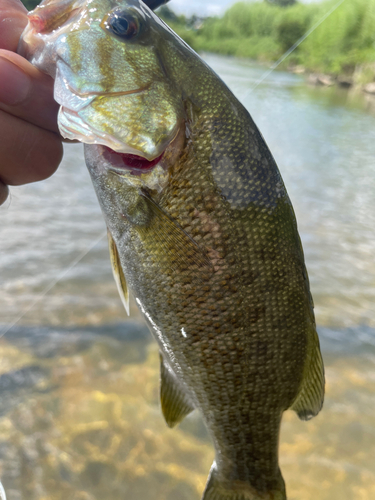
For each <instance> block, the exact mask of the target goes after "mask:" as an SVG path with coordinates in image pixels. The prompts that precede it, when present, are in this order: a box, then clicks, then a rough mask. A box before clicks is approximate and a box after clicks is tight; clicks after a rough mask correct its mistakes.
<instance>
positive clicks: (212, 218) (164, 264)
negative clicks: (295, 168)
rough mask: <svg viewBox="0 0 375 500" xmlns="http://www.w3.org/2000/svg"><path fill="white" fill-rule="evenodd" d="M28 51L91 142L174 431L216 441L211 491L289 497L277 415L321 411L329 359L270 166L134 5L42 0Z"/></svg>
mask: <svg viewBox="0 0 375 500" xmlns="http://www.w3.org/2000/svg"><path fill="white" fill-rule="evenodd" d="M19 51H20V53H21V54H22V55H24V56H25V57H27V58H28V59H29V60H30V61H31V62H32V63H33V64H35V65H36V66H37V67H38V68H39V69H41V70H42V71H45V72H46V73H48V74H50V75H51V76H52V77H53V78H55V99H56V100H57V102H58V103H59V104H60V106H61V107H60V112H59V127H60V130H61V133H62V134H63V135H64V136H65V137H67V138H70V139H78V140H81V141H82V142H84V143H85V158H86V163H87V166H88V168H89V171H90V174H91V177H92V180H93V184H94V187H95V190H96V192H97V195H98V199H99V203H100V205H101V207H102V210H103V214H104V217H105V220H106V223H107V227H108V234H109V246H110V255H111V262H112V267H113V270H114V275H115V279H116V282H117V285H118V288H119V291H120V295H121V296H122V300H123V302H124V305H125V307H126V308H127V309H128V301H129V291H131V292H132V293H133V295H134V297H135V300H136V302H137V304H138V306H139V308H140V310H141V311H142V313H143V315H144V317H145V320H146V322H147V324H148V326H149V328H150V330H151V332H152V334H153V335H154V337H155V339H156V341H157V342H158V345H159V348H160V365H161V389H160V396H161V407H162V411H163V414H164V417H165V420H166V422H167V424H168V425H169V426H171V427H173V426H174V425H176V424H177V423H178V422H180V421H181V420H182V419H183V418H184V417H185V416H186V415H187V414H189V413H190V412H191V411H193V410H194V409H198V410H199V411H200V412H201V414H202V416H203V419H204V421H205V423H206V425H207V428H208V430H209V432H210V434H211V436H212V439H213V443H214V446H215V452H216V458H215V462H214V464H213V466H212V468H211V472H210V476H209V479H208V483H207V486H206V489H205V491H204V493H203V499H204V500H283V499H285V498H286V494H285V486H284V481H283V478H282V475H281V472H280V469H279V466H278V439H279V428H280V422H281V418H282V413H283V412H284V411H285V410H286V409H288V408H292V409H293V410H295V411H296V412H297V414H298V415H299V417H300V418H302V419H309V418H311V417H313V416H314V415H316V414H317V413H318V412H319V411H320V409H321V407H322V403H323V397H324V370H323V362H322V358H321V354H320V348H319V340H318V336H317V333H316V328H315V320H314V313H313V303H312V298H311V295H310V291H309V282H308V276H307V272H306V269H305V264H304V257H303V250H302V246H301V243H300V239H299V236H298V231H297V224H296V220H295V216H294V212H293V208H292V205H291V203H290V200H289V198H288V195H287V192H286V189H285V186H284V183H283V181H282V178H281V176H280V173H279V171H278V168H277V166H276V163H275V161H274V159H273V157H272V155H271V153H270V151H269V150H268V148H267V145H266V144H265V142H264V140H263V138H262V136H261V135H260V133H259V131H258V129H257V127H256V125H255V124H254V122H253V121H252V119H251V117H250V115H249V113H248V112H247V111H246V110H245V108H244V107H243V106H242V105H241V104H240V103H239V102H238V101H237V99H236V98H235V97H234V96H233V94H232V93H231V92H230V90H229V89H228V88H227V87H226V86H225V84H224V83H223V82H222V81H221V80H220V78H219V77H218V76H217V75H216V74H215V73H214V72H213V71H212V70H211V69H210V68H209V67H208V66H207V65H206V64H205V63H204V62H203V61H202V60H201V59H200V58H199V56H198V55H197V54H195V53H194V52H193V51H192V50H191V49H190V48H189V47H188V46H187V45H186V44H185V43H184V42H183V41H181V40H180V39H179V38H178V36H177V35H175V34H174V33H173V32H172V31H171V30H170V29H169V28H168V27H167V26H166V25H165V24H164V23H163V22H162V21H161V20H160V19H159V18H158V17H157V16H156V15H155V14H154V13H153V12H152V11H151V10H150V9H148V8H147V6H145V4H143V3H142V2H141V1H138V0H129V1H109V0H86V1H82V0H80V1H73V0H61V1H56V0H45V1H44V2H42V3H41V4H40V6H39V7H37V8H36V9H35V10H34V11H33V12H31V13H30V14H29V24H28V26H27V28H26V30H25V32H24V34H23V36H22V40H21V43H20V48H19Z"/></svg>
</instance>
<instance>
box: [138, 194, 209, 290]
mask: <svg viewBox="0 0 375 500" xmlns="http://www.w3.org/2000/svg"><path fill="white" fill-rule="evenodd" d="M141 195H142V197H143V199H144V200H145V201H146V202H147V205H148V207H149V210H150V212H151V213H152V215H153V218H152V224H149V225H147V226H139V227H138V228H137V230H138V233H139V234H140V236H141V238H142V240H143V243H144V245H145V247H146V248H147V250H148V252H149V253H150V254H151V256H152V258H153V259H154V260H155V262H157V264H158V266H159V267H160V269H162V270H163V272H164V273H169V272H172V273H185V275H188V276H189V277H190V279H191V281H192V282H199V283H205V282H206V281H207V280H208V279H209V277H210V276H211V274H212V272H213V266H212V263H211V261H210V259H209V257H208V255H207V252H206V251H205V249H204V248H202V247H201V246H199V245H198V244H197V243H196V241H195V240H194V239H193V238H192V237H191V236H190V235H189V234H188V233H186V231H184V229H183V228H182V227H181V226H180V225H179V224H178V222H177V221H176V220H175V219H173V217H171V216H170V215H169V214H168V213H166V212H165V211H164V210H163V209H162V208H161V207H160V206H159V205H158V204H157V203H156V202H155V201H154V200H153V199H152V198H151V196H150V195H149V194H148V193H147V192H142V193H141Z"/></svg>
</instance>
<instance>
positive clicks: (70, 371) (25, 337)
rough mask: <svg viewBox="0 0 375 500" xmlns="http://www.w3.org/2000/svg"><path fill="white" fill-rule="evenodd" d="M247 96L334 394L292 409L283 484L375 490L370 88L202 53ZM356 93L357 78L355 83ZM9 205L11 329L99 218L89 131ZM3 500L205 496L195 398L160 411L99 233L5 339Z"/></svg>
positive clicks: (147, 358) (5, 254)
mask: <svg viewBox="0 0 375 500" xmlns="http://www.w3.org/2000/svg"><path fill="white" fill-rule="evenodd" d="M207 60H208V62H209V64H211V65H212V66H213V67H214V69H215V70H216V71H217V72H218V73H219V74H220V75H221V76H222V78H223V79H224V80H225V81H226V82H227V83H228V84H229V85H230V86H231V87H232V88H233V89H234V90H235V92H236V93H237V95H238V96H239V98H241V99H243V102H244V104H245V105H246V106H247V107H248V109H249V110H250V112H251V113H252V115H253V117H254V119H255V121H256V123H257V124H258V126H259V128H260V130H261V131H262V133H263V135H264V136H265V138H266V140H267V142H268V144H269V146H270V148H271V151H272V152H273V154H274V156H275V157H276V160H277V162H278V164H279V166H280V169H281V171H282V175H283V177H284V180H285V183H286V185H287V187H288V191H289V194H290V196H291V198H292V200H293V204H294V207H295V210H296V213H297V218H298V222H299V228H300V233H301V236H302V239H303V242H304V248H305V254H306V261H307V266H308V270H309V274H310V280H311V284H312V291H313V295H314V299H315V304H316V312H317V320H318V325H319V331H320V335H321V338H322V351H323V356H324V358H325V363H326V367H327V397H326V403H325V407H324V411H323V412H322V413H321V414H320V415H319V416H318V417H317V418H316V419H314V420H312V421H311V422H309V423H304V422H300V421H299V420H298V419H297V417H296V416H295V415H294V414H293V413H292V412H287V413H286V415H285V418H284V422H283V427H282V435H281V450H280V452H281V453H280V454H281V467H282V470H283V474H284V477H285V480H286V483H287V487H288V498H289V499H290V500H293V499H295V500H297V499H298V500H300V499H303V500H310V499H311V500H313V499H314V500H316V499H317V498H319V500H326V499H327V500H328V499H329V500H335V499H337V500H338V499H340V500H370V499H372V498H374V496H375V473H374V469H373V466H372V462H373V458H372V457H373V456H375V376H374V373H375V366H374V365H375V308H374V302H375V266H374V258H373V256H374V254H375V239H374V236H373V228H374V227H375V200H374V195H373V193H374V192H375V174H374V154H375V135H374V134H375V118H374V116H373V115H372V114H371V113H369V112H368V110H367V108H366V106H367V105H366V100H365V97H355V98H354V97H349V94H348V93H347V92H343V91H338V90H337V89H336V88H329V89H322V88H319V89H316V88H311V87H308V86H306V85H305V84H304V82H303V79H302V77H301V76H298V75H292V74H289V73H282V72H280V73H276V72H275V73H273V74H272V75H271V77H270V78H269V79H268V80H267V82H265V83H264V84H262V85H261V86H260V87H258V88H257V89H256V90H255V91H254V92H253V93H248V88H249V87H250V86H253V85H254V83H255V82H256V81H257V80H259V78H260V76H261V75H262V74H263V72H264V68H262V67H259V66H256V65H253V64H252V63H249V62H244V61H238V60H235V59H227V58H220V57H216V56H215V57H213V56H207ZM350 96H351V95H350ZM66 153H67V154H66V156H65V160H64V164H63V166H62V167H61V168H60V170H59V172H58V173H57V174H56V175H55V176H53V177H52V178H51V179H49V180H48V181H46V182H43V183H39V184H34V185H30V186H24V187H19V188H13V189H12V199H11V202H10V203H8V204H7V205H5V207H2V208H0V217H1V221H2V227H1V240H0V248H1V261H0V274H1V279H2V287H1V290H0V304H1V311H2V314H1V318H0V323H1V325H0V329H1V328H2V327H3V328H6V327H7V325H9V324H10V323H12V322H13V321H14V319H16V318H17V317H19V315H20V314H22V312H23V311H24V310H25V308H27V307H28V306H29V304H30V303H32V301H35V299H36V298H37V297H38V295H39V294H40V293H41V291H43V290H44V289H45V287H46V286H47V285H48V284H49V283H50V282H51V281H52V280H54V279H55V278H56V276H57V275H58V274H59V273H60V272H61V270H62V269H64V268H66V267H67V266H69V265H70V263H71V262H72V261H74V259H76V258H77V256H78V255H79V254H80V253H81V252H84V251H85V249H87V248H89V247H90V245H91V244H92V241H94V240H95V239H97V238H98V237H99V236H100V235H101V234H102V233H103V231H105V227H104V222H103V220H102V216H101V213H100V209H99V206H98V203H97V200H96V198H95V194H94V191H93V188H92V186H91V184H90V180H89V177H88V173H87V169H86V167H85V165H84V164H83V161H82V153H81V148H80V146H78V145H73V146H69V147H66ZM0 359H1V363H0V390H1V404H0V475H1V478H2V480H3V483H4V485H5V487H6V491H7V496H8V500H26V499H27V500H34V499H35V500H37V499H38V500H40V499H48V500H60V499H61V500H62V499H64V500H66V498H69V499H74V500H96V499H98V500H99V499H102V498H110V499H111V500H116V499H121V500H123V499H124V498H126V499H127V500H132V499H134V500H135V499H137V500H142V499H144V498H150V495H151V494H152V498H154V499H155V500H156V499H160V500H173V499H178V500H180V499H182V500H184V499H186V500H193V499H198V498H199V497H200V494H201V492H202V490H203V488H204V484H205V481H206V477H207V474H208V471H209V468H210V466H211V462H212V459H213V451H212V447H211V445H210V442H209V438H208V436H207V433H206V431H205V429H204V426H203V424H202V421H201V419H200V418H199V416H198V415H196V414H195V413H193V414H192V415H190V416H189V417H187V418H186V420H185V421H184V422H183V423H182V424H181V425H180V426H179V427H178V428H177V429H173V430H170V429H168V428H167V427H166V425H165V423H164V421H163V419H162V416H161V412H160V408H159V403H158V383H159V374H158V371H159V361H158V353H157V348H156V346H155V344H154V342H153V341H152V340H151V338H150V336H149V333H148V331H147V329H146V328H145V327H144V325H143V323H141V322H140V318H139V313H138V312H137V309H136V308H135V306H134V303H132V304H131V321H127V320H126V318H125V312H124V310H123V307H122V304H121V302H120V299H119V298H118V294H117V290H116V287H115V284H114V283H113V278H112V274H111V270H110V265H109V259H108V250H107V244H106V242H105V241H104V240H102V241H100V242H99V243H98V244H97V245H96V246H95V247H94V248H93V250H92V251H90V253H88V254H87V255H86V256H85V257H84V258H83V259H82V261H81V262H80V263H79V264H78V265H77V266H76V267H75V268H74V270H72V271H71V272H69V273H67V274H66V275H65V276H63V278H62V279H61V281H59V282H58V284H57V285H56V286H55V287H54V288H53V289H52V290H51V291H50V292H49V293H48V294H47V295H46V296H45V297H43V299H42V300H40V301H39V302H37V303H36V305H35V306H34V307H33V308H32V309H31V311H30V312H28V313H27V314H26V315H25V316H24V317H22V318H21V320H20V321H19V322H18V324H17V325H16V326H15V327H13V328H12V329H11V330H10V331H9V332H8V333H7V335H6V336H5V337H4V338H2V339H1V341H0Z"/></svg>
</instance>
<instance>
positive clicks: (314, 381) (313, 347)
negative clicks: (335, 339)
mask: <svg viewBox="0 0 375 500" xmlns="http://www.w3.org/2000/svg"><path fill="white" fill-rule="evenodd" d="M323 400H324V366H323V359H322V355H321V353H320V346H319V338H318V334H317V333H316V330H315V326H312V327H311V330H310V338H309V344H308V352H307V360H306V365H305V370H304V375H303V380H302V385H301V389H300V392H299V394H298V396H297V398H296V400H295V401H294V403H293V405H292V406H291V409H292V410H294V411H295V412H296V413H297V414H298V416H299V418H300V419H301V420H310V418H312V417H315V415H317V414H318V413H319V411H320V410H321V408H322V406H323Z"/></svg>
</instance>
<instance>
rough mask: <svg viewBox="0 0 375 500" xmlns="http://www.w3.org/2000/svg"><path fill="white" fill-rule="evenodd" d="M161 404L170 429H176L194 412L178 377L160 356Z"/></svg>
mask: <svg viewBox="0 0 375 500" xmlns="http://www.w3.org/2000/svg"><path fill="white" fill-rule="evenodd" d="M160 402H161V409H162V411H163V415H164V418H165V421H166V422H167V425H168V427H174V426H175V425H176V424H178V423H179V422H181V420H183V419H184V418H185V417H186V415H188V414H189V413H191V412H192V411H193V410H194V406H193V405H192V403H191V402H190V400H189V398H188V397H187V395H186V394H185V393H184V392H183V389H182V388H181V386H180V384H179V382H178V380H177V378H176V375H175V374H174V373H173V371H172V369H171V368H170V367H169V365H168V364H167V363H166V362H165V361H164V359H163V356H162V354H160Z"/></svg>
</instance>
